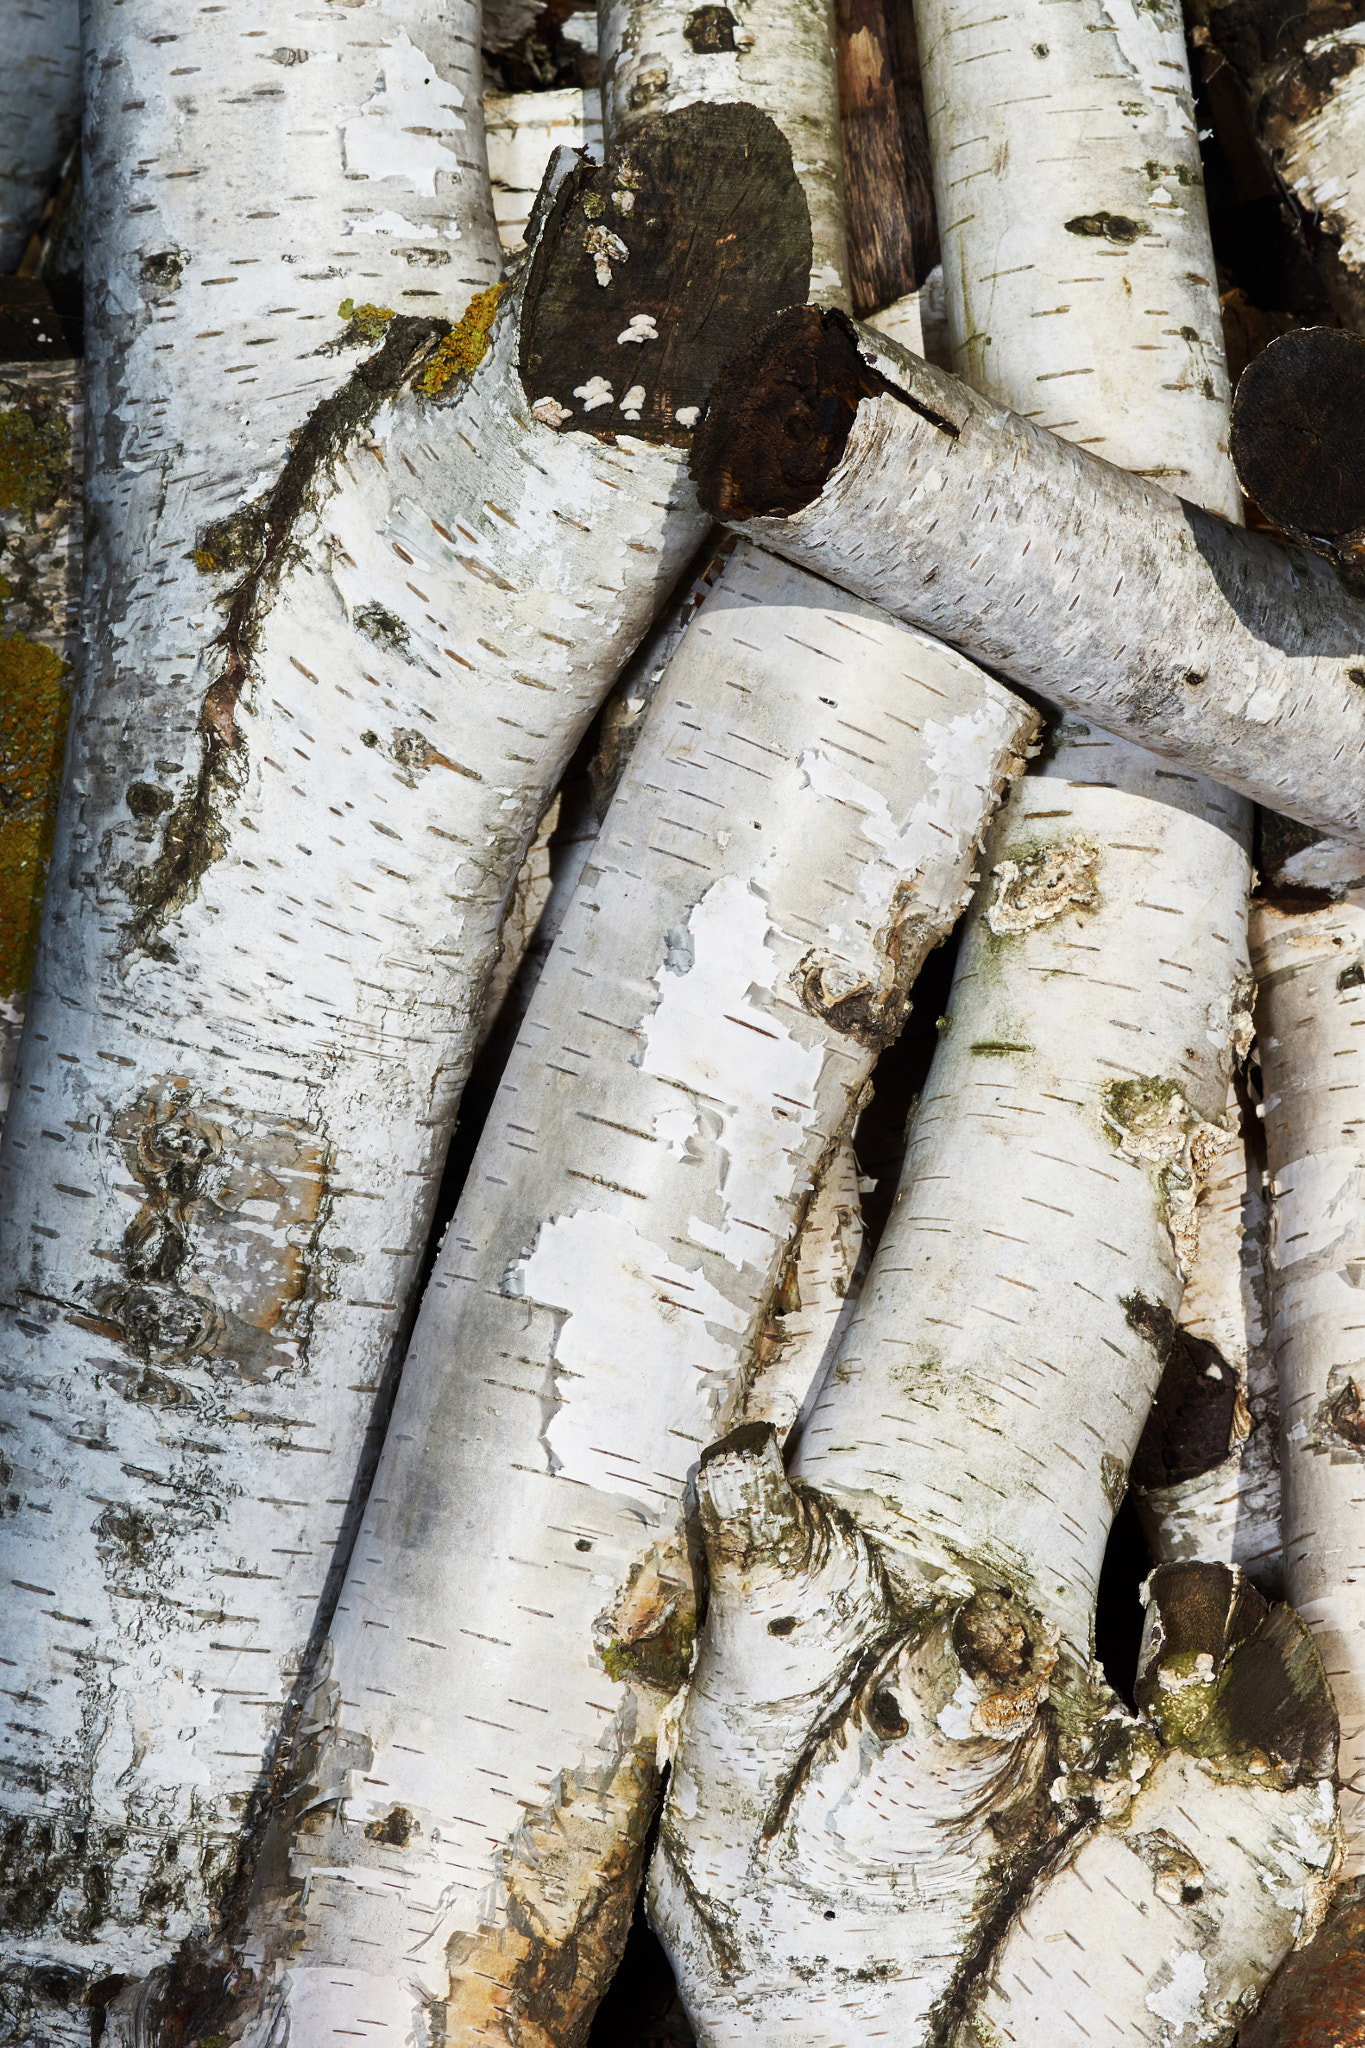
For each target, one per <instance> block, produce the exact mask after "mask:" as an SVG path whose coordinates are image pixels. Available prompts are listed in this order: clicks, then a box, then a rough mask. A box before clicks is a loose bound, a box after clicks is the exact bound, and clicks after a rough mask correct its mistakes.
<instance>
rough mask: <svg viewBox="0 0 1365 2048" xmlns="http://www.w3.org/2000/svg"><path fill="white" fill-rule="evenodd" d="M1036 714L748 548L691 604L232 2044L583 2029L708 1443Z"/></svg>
mask: <svg viewBox="0 0 1365 2048" xmlns="http://www.w3.org/2000/svg"><path fill="white" fill-rule="evenodd" d="M756 621H757V626H758V629H757V630H755V622H756ZM1033 723H1034V721H1033V716H1032V714H1031V713H1029V712H1028V711H1026V710H1025V709H1024V707H1022V706H1021V705H1020V704H1019V703H1018V702H1017V701H1016V700H1014V699H1012V698H1011V697H1010V696H1009V695H1008V693H1007V692H1005V691H1003V690H1002V689H1000V687H999V686H998V685H996V684H994V683H993V682H991V681H989V680H988V679H987V678H986V677H984V676H983V675H981V674H980V672H979V671H976V670H974V669H972V668H971V667H970V666H969V665H967V664H965V663H963V662H962V661H961V660H960V658H959V657H957V656H954V655H952V654H951V653H950V652H948V651H947V650H945V649H942V648H940V647H938V646H936V645H935V644H934V643H932V642H929V641H927V640H925V639H923V638H922V636H919V635H917V634H913V633H907V632H906V631H905V630H904V629H903V628H901V627H898V626H896V625H895V624H893V623H892V622H890V621H888V620H885V619H882V618H879V617H878V616H877V615H876V614H875V613H873V612H871V611H870V609H869V608H867V607H865V606H863V605H861V604H859V603H858V602H857V601H856V600H849V599H847V598H845V597H843V596H841V595H839V594H838V593H836V592H834V591H832V590H831V589H830V588H829V587H828V586H824V585H821V584H819V583H817V582H816V581H814V579H811V578H809V577H806V576H803V575H802V574H800V573H799V572H794V571H792V570H790V569H788V568H787V567H786V566H785V565H784V564H780V563H777V562H775V561H773V560H772V559H771V558H769V557H764V556H763V555H761V554H758V553H756V552H754V551H750V550H741V551H740V552H739V553H737V554H736V555H735V556H734V557H733V558H732V560H731V561H730V563H729V564H728V565H727V567H726V570H725V573H724V575H723V577H722V579H721V581H720V582H719V584H718V585H717V587H716V589H715V591H714V592H713V593H712V595H711V597H710V598H709V599H708V601H707V603H706V605H705V606H704V608H703V610H702V611H701V612H700V614H699V615H698V616H697V618H696V620H695V621H694V623H693V624H692V626H691V627H690V628H689V630H688V633H687V634H686V636H685V638H684V640H683V642H682V644H681V646H680V648H679V650H678V653H677V655H676V657H675V658H674V660H673V662H672V664H671V665H670V667H669V670H668V672H667V676H666V678H665V680H664V682H663V684H662V685H661V687H660V690H659V693H658V696H657V697H656V700H655V703H654V706H653V710H652V713H651V716H650V718H649V720H648V721H647V723H646V726H645V728H644V730H643V732H642V734H641V737H640V739H639V741H638V744H637V746H636V749H635V752H634V754H633V756H632V758H631V761H630V764H629V767H628V769H627V771H626V774H625V776H624V778H623V780H622V783H621V786H620V788H619V790H618V792H617V795H616V798H615V801H614V803H613V806H612V809H611V811H610V813H609V814H608V818H607V821H606V823H605V825H604V827H603V831H602V833H601V835H600V837H599V840H598V843H597V845H596V847H595V849H594V851H593V855H592V859H591V861H590V863H589V865H588V866H587V867H586V868H585V870H584V874H583V879H582V881H581V883H580V886H579V888H578V890H577V892H576V894H575V897H574V901H573V904H572V907H571V909H570V912H569V915H568V917H567V918H566V920H565V923H564V925H563V928H562V930H561V932H560V935H559V939H558V941H557V943H556V945H555V947H554V949H553V951H552V953H551V956H550V958H549V960H548V961H547V963H546V965H545V969H544V971H543V973H542V976H541V978H540V981H539V984H538V986H537V988H536V991H535V995H534V998H533V1000H532V1003H531V1007H530V1010H529V1012H528V1014H527V1018H526V1021H525V1024H524V1027H523V1030H522V1033H521V1036H520V1039H519V1041H518V1044H517V1047H516V1049H515V1052H514V1054H513V1057H512V1059H511V1061H510V1063H509V1065H508V1067H507V1069H506V1071H505V1074H504V1078H503V1082H502V1088H501V1092H500V1096H499V1099H498V1104H497V1107H496V1109H495V1112H494V1114H493V1116H492V1118H491V1119H490V1122H489V1124H488V1125H487V1127H486V1129H485V1133H484V1137H483V1140H482V1143H481V1146H480V1149H479V1153H478V1155H477V1157H476V1160H475V1163H474V1167H473V1169H472V1172H471V1176H470V1179H469V1182H468V1183H467V1186H466V1192H465V1195H464V1198H463V1200H462V1202H461V1205H460V1208H459V1210H458V1212H457V1214H456V1217H455V1220H454V1222H453V1223H452V1225H451V1227H450V1230H449V1232H448V1234H447V1236H446V1240H445V1243H444V1245H443V1247H442V1251H441V1255H440V1258H439V1260H438V1263H437V1266H436V1269H435V1272H434V1275H433V1279H432V1283H431V1286H430V1288H429V1290H428V1293H427V1296H426V1298H425V1301H424V1303H423V1307H422V1311H421V1314H420V1317H419V1320H418V1324H417V1329H416V1332H415V1335H414V1338H413V1343H412V1346H411V1349H410V1353H409V1357H408V1362H407V1365H406V1368H405V1371H404V1376H403V1379H402V1383H401V1386H400V1390H399V1394H398V1399H397V1405H396V1407H395V1410H394V1415H393V1419H392V1422H391V1425H390V1428H389V1431H388V1434H387V1437H386V1440H385V1447H384V1453H383V1457H382V1459H381V1463H380V1466H379V1470H378V1474H377V1476H376V1480H375V1484H374V1489H373V1492H372V1495H371V1499H370V1504H369V1507H368V1509H367V1511H366V1515H365V1520H364V1524H363V1530H362V1536H361V1539H360V1541H359V1542H358V1544H357V1546H356V1551H355V1558H354V1562H353V1565H352V1568H351V1571H350V1573H349V1575H348V1578H347V1581H346V1585H345V1587H344V1589H343V1592H342V1595H341V1597H340V1600H339V1602H338V1606H337V1611H336V1618H335V1623H334V1628H333V1643H332V1648H331V1653H330V1664H329V1667H328V1671H327V1672H326V1674H325V1681H324V1682H323V1683H322V1684H320V1686H319V1690H318V1693H317V1695H316V1697H315V1703H314V1707H313V1710H312V1711H311V1713H310V1715H309V1719H308V1723H307V1724H306V1726H305V1727H304V1729H303V1730H302V1731H301V1735H300V1742H299V1748H298V1755H297V1759H296V1772H297V1777H296V1782H297V1786H298V1790H297V1793H296V1796H295V1799H294V1802H293V1808H292V1825H293V1839H292V1845H290V1853H289V1856H288V1859H287V1863H288V1876H287V1878H286V1877H285V1876H284V1875H283V1872H284V1869H285V1859H284V1850H285V1846H286V1842H287V1835H288V1830H289V1827H290V1825H291V1814H290V1812H289V1811H288V1810H286V1811H285V1813H284V1814H283V1816H282V1818H281V1823H280V1834H279V1838H278V1840H277V1843H276V1846H275V1848H274V1849H273V1850H272V1849H271V1847H270V1846H269V1845H267V1849H266V1852H265V1853H264V1854H263V1857H262V1865H261V1868H262V1870H263V1872H265V1873H267V1874H266V1875H265V1876H263V1877H262V1879H261V1883H260V1890H259V1895H258V1898H257V1902H256V1905H255V1907H254V1909H253V1915H252V1920H251V1924H250V1926H249V1929H248V1933H247V1937H246V1945H245V1950H244V1958H245V1961H246V1962H247V1963H248V1964H249V1965H250V1966H251V1967H252V1969H253V1970H254V1971H255V1972H256V1975H257V1982H258V1986H259V1995H261V1996H262V1997H263V1998H264V2001H265V2005H264V2011H263V2013H262V2015H261V2017H260V2020H259V2021H258V2023H257V2024H256V2025H255V2026H254V2027H253V2029H252V2030H251V2032H250V2035H249V2038H250V2039H251V2040H253V2041H255V2040H258V2039H259V2040H266V2039H271V2040H273V2039H274V2038H276V2034H275V2032H274V2031H272V2030H275V2029H278V2028H279V2027H280V2026H281V2025H282V2024H283V2016H284V2015H286V2014H287V2015H288V2019H289V2025H290V2028H291V2038H294V2039H297V2038H299V2037H300V2035H301V2036H302V2037H303V2038H307V2039H310V2040H311V2039H315V2038H321V2037H322V2036H323V2035H324V2034H325V2033H329V2032H330V2030H334V2029H337V2028H343V2029H345V2028H350V2027H358V2026H360V2025H361V2024H362V2022H363V2024H364V2027H365V2031H366V2037H367V2038H374V2039H380V2040H393V2041H394V2042H404V2041H406V2040H408V2039H409V2038H411V2037H412V2036H413V2034H414V2033H415V2034H416V2037H417V2038H419V2039H425V2038H426V2034H425V2033H424V2031H423V2029H424V2027H427V2026H428V2025H430V2026H432V2027H433V2028H435V2027H436V2025H437V2021H438V2020H439V2017H440V2015H441V2014H442V2013H444V2023H445V2026H446V2029H447V2032H446V2035H445V2038H447V2039H451V2040H459V2041H461V2042H469V2043H473V2042H478V2041H483V2040H488V2041H495V2040H496V2041H501V2040H503V2039H505V2038H507V2037H508V2035H509V2030H510V2034H511V2036H512V2037H514V2038H516V2039H518V2040H520V2041H521V2042H522V2043H523V2044H532V2043H535V2044H544V2048H549V2044H551V2043H553V2044H554V2048H568V2044H570V2043H573V2042H577V2041H580V2040H581V2039H582V2037H583V2035H584V2033H585V2032H586V2028H587V2025H588V2023H589V2021H590V2019H591V2014H592V2010H593V2007H594V2005H595V2003H596V2000H597V1998H598V1996H600V1993H601V1990H602V1988H603V1985H604V1982H605V1979H606V1976H607V1974H609V1971H610V1969H611V1967H612V1966H613V1965H614V1962H615V1958H616V1955H617V1953H618V1952H619V1944H620V1941H621V1940H622V1939H623V1938H624V1933H625V1928H626V1926H627V1924H628V1922H629V1917H630V1911H631V1905H632V1901H633V1896H634V1890H635V1884H636V1880H637V1878H638V1872H639V1861H640V1856H641V1853H642V1848H643V1833H644V1829H645V1826H646V1825H647V1820H648V1815H649V1812H650V1809H651V1806H652V1802H653V1795H654V1786H655V1778H654V1770H653V1755H654V1743H655V1733H656V1727H657V1723H658V1718H659V1715H660V1712H661V1710H662V1708H663V1707H664V1705H665V1704H666V1702H667V1700H668V1699H669V1697H670V1696H671V1695H672V1693H673V1692H674V1691H675V1689H676V1688H677V1687H678V1686H679V1684H680V1683H681V1682H682V1680H683V1679H684V1678H685V1676H686V1673H687V1669H688V1662H689V1651H690V1647H691V1641H692V1633H693V1628H694V1618H693V1598H694V1596H693V1588H692V1577H691V1567H690V1564H689V1561H688V1554H687V1547H686V1542H685V1540H684V1536H683V1528H682V1519H683V1506H684V1497H685V1494H686V1492H687V1488H688V1484H689V1475H690V1474H691V1473H692V1472H693V1471H694V1469H695V1458H696V1454H697V1451H698V1450H699V1449H700V1447H701V1445H702V1444H703V1443H704V1442H706V1441H707V1440H708V1438H710V1437H711V1436H712V1435H714V1433H715V1432H716V1430H717V1429H718V1428H720V1427H723V1426H724V1424H725V1422H726V1420H727V1418H728V1417H729V1416H730V1415H731V1414H732V1413H733V1411H734V1409H735V1408H736V1406H737V1404H738V1403H739V1402H740V1401H741V1400H742V1398H743V1393H744V1385H745V1378H746V1371H747V1368H748V1365H749V1363H750V1357H751V1353H752V1350H753V1347H754V1343H755V1340H756V1338H757V1336H758V1333H759V1329H760V1327H761V1325H762V1322H763V1319H764V1315H765V1312H766V1310H767V1308H768V1304H769V1299H770V1296H771V1294H772V1291H773V1288H774V1285H775V1283H776V1281H777V1279H778V1277H779V1274H780V1272H781V1268H782V1266H783V1264H784V1262H785V1258H786V1252H787V1245H788V1240H789V1238H790V1235H791V1233H792V1231H793V1229H794V1227H795V1225H796V1222H797V1220H798V1217H799V1214H800V1210H801V1208H802V1206H803V1204H804V1200H805V1197H806V1195H807V1192H808V1190H809V1188H810V1186H811V1183H812V1179H813V1177H814V1176H815V1174H816V1173H817V1171H818V1170H819V1168H820V1166H821V1163H822V1161H823V1160H824V1159H825V1157H826V1156H827V1155H828V1154H829V1153H830V1151H831V1150H832V1148H833V1146H834V1145H835V1143H836V1140H837V1138H838V1136H839V1134H840V1133H841V1131H843V1130H845V1129H847V1127H848V1126H849V1124H850V1123H851V1120H852V1117H853V1114H854V1111H855V1108H856V1105H857V1102H858V1098H859V1095H860V1093H861V1090H862V1088H863V1086H864V1083H865V1082H866V1079H867V1076H868V1073H869V1071H870V1068H871V1064H872V1060H873V1057H874V1049H875V1046H876V1045H877V1043H878V1042H880V1039H881V1038H882V1037H883V1036H885V1035H886V1034H887V1033H889V1032H890V1031H892V1030H894V1028H895V1026H896V1024H897V1022H898V1020H899V1015H900V1012H901V1009H902V1007H903V1002H904V994H905V990H906V988H907V987H908V986H909V983H910V982H911V981H912V980H913V976H914V972H915V969H916V967H917V966H918V963H919V960H920V959H921V958H922V956H923V953H924V952H925V951H926V950H927V949H928V947H929V946H930V945H932V944H933V943H935V942H936V940H937V939H938V938H939V937H940V936H941V935H942V934H943V933H945V932H946V931H947V930H948V929H949V928H950V927H951V925H952V923H953V921H954V919H955V917H956V915H957V912H958V909H959V907H960V904H961V901H962V897H963V893H964V889H965V887H966V884H967V878H968V872H969V869H970V866H971V860H972V855H973V850H974V848H975V845H976V842H977V835H978V833H979V830H980V826H981V821H982V819H983V817H984V816H985V815H986V814H987V813H988V811H989V809H990V807H991V805H992V803H993V801H994V799H995V796H996V795H997V793H998V790H999V787H1000V782H1001V778H1002V776H1004V775H1006V774H1008V773H1010V772H1012V770H1013V769H1015V768H1017V766H1018V765H1019V752H1018V750H1019V749H1020V748H1021V747H1022V746H1023V744H1024V743H1025V741H1026V740H1027V738H1028V735H1029V734H1030V732H1031V731H1032V729H1033ZM441 1557H444V1558H458V1559H459V1560H460V1565H459V1570H458V1572H456V1573H455V1574H454V1576H453V1577H452V1576H451V1575H450V1574H449V1573H446V1572H443V1571H439V1570H435V1569H433V1559H436V1558H441ZM272 1871H274V1872H276V1873H279V1874H277V1875H274V1876H272V1875H270V1874H269V1873H271V1872H272ZM424 2015H432V2016H435V2017H434V2018H432V2019H430V2020H428V2019H427V2018H424Z"/></svg>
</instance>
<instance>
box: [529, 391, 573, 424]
mask: <svg viewBox="0 0 1365 2048" xmlns="http://www.w3.org/2000/svg"><path fill="white" fill-rule="evenodd" d="M574 395H575V397H576V396H577V393H575V394H574ZM531 418H532V419H533V420H540V421H542V422H543V424H544V425H545V426H547V427H562V426H563V424H564V422H565V420H569V419H572V418H573V414H572V412H571V411H570V410H569V407H568V406H567V405H561V404H560V402H559V400H558V399H557V398H538V399H537V400H536V402H535V404H534V405H533V406H532V407H531Z"/></svg>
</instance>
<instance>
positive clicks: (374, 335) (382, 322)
mask: <svg viewBox="0 0 1365 2048" xmlns="http://www.w3.org/2000/svg"><path fill="white" fill-rule="evenodd" d="M337 312H338V313H339V314H340V315H341V318H342V319H343V320H344V321H345V322H346V333H345V335H344V336H343V339H344V340H346V341H378V339H379V337H380V335H381V334H382V333H383V332H384V329H385V328H386V327H387V326H388V324H389V322H390V320H392V318H393V307H392V306H371V305H360V306H357V304H356V302H355V300H354V299H343V300H342V302H341V304H340V305H339V306H338V307H337Z"/></svg>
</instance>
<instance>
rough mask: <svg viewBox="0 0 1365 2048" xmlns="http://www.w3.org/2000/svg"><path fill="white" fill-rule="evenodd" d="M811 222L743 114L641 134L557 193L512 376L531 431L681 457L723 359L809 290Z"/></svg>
mask: <svg viewBox="0 0 1365 2048" xmlns="http://www.w3.org/2000/svg"><path fill="white" fill-rule="evenodd" d="M810 265H811V225H810V211H809V208H808V206H807V204H806V197H805V194H804V192H803V190H802V188H801V184H800V181H799V179H798V178H797V175H796V172H795V171H794V170H793V168H792V155H791V147H790V144H789V143H788V142H787V139H786V137H785V136H784V135H783V134H782V131H781V129H780V128H779V127H778V126H777V124H776V122H775V121H773V120H771V119H770V118H769V117H768V115H766V114H763V113H760V112H759V111H758V109H757V108H755V107H751V106H744V105H734V106H710V105H706V104H700V105H695V106H689V107H683V108H681V109H679V110H678V111H677V112H676V113H672V114H662V115H660V116H658V117H657V119H654V120H651V121H648V122H645V123H643V124H642V125H641V126H640V127H639V128H637V129H636V130H635V131H634V132H633V133H632V134H631V135H630V136H629V138H628V139H627V140H626V141H624V142H623V143H622V144H621V145H620V146H619V147H618V148H616V149H614V150H612V151H611V152H610V154H609V155H608V157H607V159H606V162H605V163H604V164H603V165H602V166H601V167H600V168H598V167H597V166H596V165H594V164H591V163H585V164H584V165H582V166H581V168H579V169H578V170H576V171H574V172H573V173H572V174H571V175H570V176H569V177H568V178H567V179H566V180H565V182H564V184H563V185H562V186H561V188H560V191H559V193H558V196H557V198H556V200H555V204H554V211H553V214H552V215H551V218H550V221H549V223H548V224H547V228H546V232H545V234H544V235H543V236H542V237H541V240H540V243H539V246H538V248H537V252H536V254H535V256H534V257H533V258H532V269H531V274H530V276H529V278H528V280H527V288H526V301H525V306H526V310H525V313H524V315H523V320H522V342H521V364H520V369H521V378H522V383H523V386H524V388H525V391H526V395H527V397H528V399H529V400H530V401H531V404H532V408H533V410H534V411H535V413H536V415H537V417H538V418H541V419H544V420H545V421H546V423H547V424H549V425H551V426H555V427H559V428H565V429H573V428H579V429H582V430H584V431H586V432H588V433H590V434H595V435H597V436H598V437H599V438H601V439H610V438H612V437H613V436H614V435H616V434H618V433H622V434H630V435H633V436H634V437H635V438H636V439H638V440H644V441H655V442H672V443H674V444H677V445H680V446H685V445H686V444H687V442H688V441H689V439H690V438H691V433H692V429H693V427H694V426H695V425H696V422H697V420H698V419H699V418H700V416H701V413H702V410H703V408H704V407H705V405H706V400H707V394H708V392H709V391H710V388H711V385H712V382H713V381H714V379H715V376H716V373H717V371H718V370H719V368H720V366H721V364H722V363H723V362H724V361H725V359H726V357H727V356H728V355H729V354H730V353H731V351H732V350H733V349H734V348H735V347H736V346H737V345H738V344H739V343H740V342H742V341H743V340H744V339H745V338H746V337H747V336H748V335H749V334H750V333H752V331H753V327H754V324H755V322H756V321H757V322H762V321H763V320H765V319H767V317H768V316H769V315H770V314H772V313H774V312H776V311H777V310H778V309H779V308H780V307H783V306H792V305H800V304H801V302H802V301H803V300H804V299H805V297H806V294H807V291H808V289H809V284H810Z"/></svg>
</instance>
